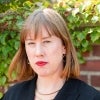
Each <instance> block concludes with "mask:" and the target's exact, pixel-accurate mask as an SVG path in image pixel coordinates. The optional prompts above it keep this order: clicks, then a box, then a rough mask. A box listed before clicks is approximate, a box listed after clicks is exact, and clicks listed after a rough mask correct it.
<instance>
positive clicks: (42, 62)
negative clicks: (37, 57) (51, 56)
mask: <svg viewBox="0 0 100 100" xmlns="http://www.w3.org/2000/svg"><path fill="white" fill-rule="evenodd" d="M47 63H48V62H44V61H38V62H36V65H38V66H41V67H42V66H45V65H46V64H47Z"/></svg>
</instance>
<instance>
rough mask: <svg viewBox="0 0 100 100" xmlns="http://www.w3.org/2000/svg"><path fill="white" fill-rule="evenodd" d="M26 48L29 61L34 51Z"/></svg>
mask: <svg viewBox="0 0 100 100" xmlns="http://www.w3.org/2000/svg"><path fill="white" fill-rule="evenodd" d="M25 48H26V54H27V57H28V59H30V58H31V56H32V50H31V49H30V48H27V47H25Z"/></svg>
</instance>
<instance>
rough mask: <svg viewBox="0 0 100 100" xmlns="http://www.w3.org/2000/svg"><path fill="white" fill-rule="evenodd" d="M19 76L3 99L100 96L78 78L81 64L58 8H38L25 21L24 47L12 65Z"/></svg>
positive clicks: (72, 99) (85, 99)
mask: <svg viewBox="0 0 100 100" xmlns="http://www.w3.org/2000/svg"><path fill="white" fill-rule="evenodd" d="M14 71H15V72H16V75H17V80H19V81H23V82H19V83H17V84H16V85H14V86H12V87H11V88H10V89H9V90H8V91H7V93H6V94H5V96H4V98H3V100H100V93H99V92H98V91H97V90H95V89H94V88H93V87H91V86H88V85H87V84H86V83H84V82H83V81H80V80H79V79H78V76H79V64H78V60H77V57H76V52H75V49H74V46H73V44H72V41H71V39H70V34H69V32H68V29H67V28H66V24H65V22H64V20H63V18H62V17H61V16H60V15H59V14H58V13H57V12H55V11H54V10H52V9H49V8H45V9H42V10H36V11H34V12H33V13H32V14H31V15H30V16H29V17H28V18H27V20H26V21H25V23H24V25H23V28H22V31H21V34H20V47H19V50H18V52H17V53H16V55H15V57H14V59H13V60H12V62H11V65H10V68H9V74H10V77H12V74H13V72H14Z"/></svg>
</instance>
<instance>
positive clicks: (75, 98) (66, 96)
mask: <svg viewBox="0 0 100 100" xmlns="http://www.w3.org/2000/svg"><path fill="white" fill-rule="evenodd" d="M35 88H36V78H34V79H32V80H28V81H24V82H21V83H17V84H16V85H14V86H12V87H11V88H10V89H9V90H8V91H7V92H6V94H5V96H4V98H3V99H2V100H34V96H35ZM54 100H100V92H99V91H97V90H96V89H94V88H93V87H91V86H89V85H87V84H86V83H85V82H83V81H81V80H79V79H69V80H68V81H66V82H65V84H64V85H63V87H62V88H61V90H60V91H59V92H58V94H57V95H56V97H55V98H54Z"/></svg>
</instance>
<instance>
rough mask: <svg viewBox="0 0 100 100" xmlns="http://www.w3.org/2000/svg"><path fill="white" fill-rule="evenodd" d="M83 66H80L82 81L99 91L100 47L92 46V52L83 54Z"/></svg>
mask: <svg viewBox="0 0 100 100" xmlns="http://www.w3.org/2000/svg"><path fill="white" fill-rule="evenodd" d="M84 57H85V59H86V63H85V64H81V65H80V67H81V68H80V69H81V77H80V79H82V80H83V81H85V82H87V83H88V84H89V85H92V86H93V87H95V88H96V89H98V90H100V45H93V50H92V51H91V52H87V53H85V54H84Z"/></svg>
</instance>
